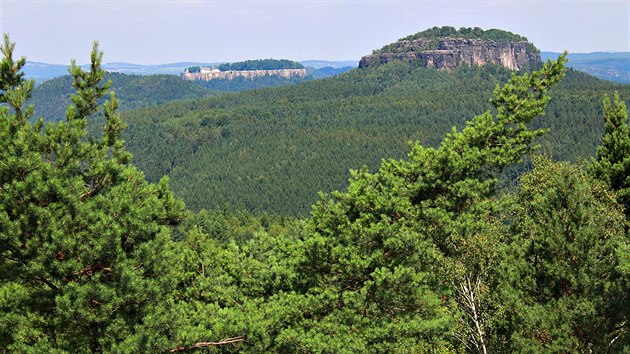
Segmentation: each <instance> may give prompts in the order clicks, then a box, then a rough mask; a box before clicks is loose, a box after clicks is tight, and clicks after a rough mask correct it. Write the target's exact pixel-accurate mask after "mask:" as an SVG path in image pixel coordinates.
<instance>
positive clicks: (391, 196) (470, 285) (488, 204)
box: [293, 56, 565, 352]
mask: <svg viewBox="0 0 630 354" xmlns="http://www.w3.org/2000/svg"><path fill="white" fill-rule="evenodd" d="M564 62H565V57H564V56H561V57H560V58H559V59H558V60H557V61H556V62H548V63H547V64H545V66H544V67H543V68H542V69H541V70H540V71H536V72H533V73H531V74H524V75H521V76H514V77H513V78H512V79H511V80H510V82H509V83H507V84H506V85H504V86H502V87H499V86H497V87H496V89H495V92H494V98H493V99H492V100H491V102H492V103H493V105H494V106H495V107H496V110H497V114H496V116H493V115H492V114H491V113H490V112H486V113H485V114H482V115H480V116H477V117H475V118H474V119H472V120H471V121H470V122H468V124H467V125H466V127H465V128H464V129H463V130H462V131H456V130H453V132H452V133H450V134H448V135H447V136H446V138H445V139H444V141H443V142H442V144H441V145H440V146H439V147H438V148H436V149H434V148H424V147H422V146H421V145H420V144H415V145H414V146H413V147H412V150H411V152H410V153H409V155H408V158H407V159H404V160H400V161H396V160H388V161H384V162H383V163H382V165H381V168H380V169H379V171H378V172H377V173H375V174H371V173H369V172H368V171H367V168H364V169H362V170H360V171H358V172H357V171H355V172H353V176H352V179H351V180H350V184H349V186H348V190H347V191H346V192H343V193H342V192H335V193H333V197H332V198H325V199H324V200H322V201H321V202H319V203H318V204H317V205H315V207H314V209H313V217H312V221H311V222H310V224H309V228H310V237H309V238H308V239H306V240H305V247H306V256H305V259H304V261H303V262H302V268H301V269H300V271H301V272H302V274H304V279H303V283H302V285H301V286H302V287H303V288H302V291H304V292H306V293H307V294H308V295H309V296H313V297H315V298H316V299H317V301H315V303H317V304H318V305H317V307H316V308H315V309H313V310H312V312H311V314H312V315H311V316H309V320H307V321H305V324H304V326H305V327H306V328H307V330H306V331H305V332H304V333H303V334H302V337H301V336H300V335H295V336H294V337H293V340H294V341H295V347H294V348H300V345H307V344H305V342H302V341H307V340H306V339H305V338H308V337H309V336H315V335H319V334H318V333H322V332H324V333H329V334H330V335H333V332H334V335H335V336H336V339H337V340H338V341H339V343H337V345H338V346H334V345H335V344H334V343H330V345H331V347H330V350H332V351H335V350H339V349H340V348H343V345H344V344H343V343H347V342H352V343H353V345H355V347H353V348H354V349H353V350H359V351H360V350H364V349H366V348H369V350H376V351H379V350H380V351H405V350H406V351H440V350H454V349H464V348H466V347H468V348H469V350H478V351H481V352H483V351H486V350H487V337H488V331H489V329H487V328H485V327H484V325H485V323H487V322H488V317H489V314H488V312H489V311H491V309H490V308H489V307H490V305H488V303H489V302H490V301H487V300H486V299H485V298H487V297H488V296H490V295H489V293H490V292H489V290H488V289H489V286H488V284H487V282H488V281H489V279H490V278H491V277H490V272H491V269H492V268H493V266H494V262H495V261H496V252H497V251H496V245H497V243H499V242H500V241H501V240H500V237H501V233H500V231H499V229H500V221H499V219H498V218H497V217H496V216H497V214H498V213H500V212H501V211H502V210H503V205H502V204H501V203H499V202H498V201H497V200H496V199H495V197H496V193H497V188H496V187H497V174H498V173H499V172H500V171H501V170H502V169H503V168H504V167H506V166H508V165H510V164H513V163H515V162H518V161H519V160H520V159H521V158H522V156H523V155H525V154H527V153H529V152H530V151H532V150H533V148H534V147H533V146H532V141H533V140H534V139H535V138H536V137H538V136H541V135H542V134H544V133H545V131H544V130H530V129H528V127H527V124H528V123H529V122H530V121H531V120H532V119H533V118H534V117H536V116H538V115H540V114H542V113H543V111H544V108H545V106H546V104H547V102H548V100H549V95H548V90H549V88H550V87H551V86H553V85H555V84H556V83H557V82H558V81H559V80H560V79H561V78H562V76H563V73H564V67H563V64H564ZM477 284H479V285H477ZM471 298H472V299H473V300H472V302H471V301H468V300H467V299H471ZM471 304H472V305H471ZM330 331H332V332H330ZM344 338H345V340H344ZM350 338H352V339H350ZM454 338H459V340H454ZM307 342H308V341H307ZM320 350H324V351H325V350H326V349H322V348H320V347H317V351H320Z"/></svg>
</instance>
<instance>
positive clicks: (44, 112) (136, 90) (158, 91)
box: [29, 73, 217, 120]
mask: <svg viewBox="0 0 630 354" xmlns="http://www.w3.org/2000/svg"><path fill="white" fill-rule="evenodd" d="M106 80H112V86H111V89H113V90H114V91H115V92H116V96H117V97H118V99H119V100H120V102H121V108H122V109H133V108H139V107H145V106H150V105H156V104H160V103H164V102H168V101H173V100H180V99H189V98H201V97H206V96H211V95H216V94H217V93H216V92H213V91H211V90H208V89H205V88H203V87H200V86H198V85H195V84H194V83H191V82H188V81H185V80H182V79H180V78H179V77H177V76H173V75H149V76H140V75H125V74H119V73H108V74H107V75H106ZM74 92H75V90H74V89H73V87H72V77H71V76H70V75H66V76H62V77H58V78H55V79H52V80H48V81H46V82H44V83H43V84H41V85H39V86H38V87H36V88H35V90H34V91H33V95H32V98H31V99H30V100H29V103H31V104H33V105H34V106H35V115H36V116H37V117H39V116H42V117H45V118H46V119H48V120H59V119H62V118H63V117H64V115H65V110H66V107H67V106H68V105H70V104H71V100H70V95H71V94H73V93H74Z"/></svg>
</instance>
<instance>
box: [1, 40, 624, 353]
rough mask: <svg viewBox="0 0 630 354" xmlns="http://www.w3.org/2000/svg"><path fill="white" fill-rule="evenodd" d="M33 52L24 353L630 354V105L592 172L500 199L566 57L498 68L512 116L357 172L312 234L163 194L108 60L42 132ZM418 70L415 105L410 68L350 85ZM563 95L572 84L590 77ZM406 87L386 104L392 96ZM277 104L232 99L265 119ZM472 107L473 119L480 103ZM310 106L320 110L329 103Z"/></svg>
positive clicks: (17, 208) (543, 172) (5, 215)
mask: <svg viewBox="0 0 630 354" xmlns="http://www.w3.org/2000/svg"><path fill="white" fill-rule="evenodd" d="M13 50H14V44H13V43H11V42H10V41H9V38H8V36H7V35H5V38H4V43H3V44H2V45H1V46H0V52H2V54H3V58H2V60H1V61H0V103H1V104H2V105H0V309H1V311H0V348H1V350H2V351H3V352H59V353H65V352H73V353H74V352H80V353H83V352H92V353H98V352H181V351H190V350H198V349H202V350H205V351H207V352H217V353H219V352H247V353H261V352H308V353H310V352H317V353H333V352H334V353H356V352H414V353H415V352H431V353H435V352H439V353H463V352H470V353H488V352H557V353H561V352H562V353H564V352H582V353H590V352H598V353H599V352H625V351H628V350H630V333H629V331H630V324H629V323H628V318H629V316H630V309H629V308H628V306H627V304H628V302H629V300H630V299H629V298H628V296H629V295H630V286H629V280H630V239H629V234H628V229H629V225H630V224H629V221H630V213H628V210H629V209H627V208H625V207H624V206H628V205H629V204H630V202H629V201H630V199H629V196H630V172H629V171H630V128H629V126H628V124H629V122H628V111H627V108H626V105H625V103H624V101H623V100H622V99H621V98H620V95H619V94H617V93H615V94H613V95H612V97H611V96H607V95H605V93H603V92H599V93H597V94H596V95H597V96H599V98H598V101H601V99H602V97H604V100H603V109H602V110H600V112H599V113H598V114H597V119H598V120H599V121H600V123H601V125H602V126H603V128H602V130H601V134H600V137H599V143H598V147H597V149H596V154H595V155H594V158H593V159H591V160H588V161H583V162H578V163H570V162H553V161H551V160H550V159H548V158H546V157H540V156H538V157H536V158H534V162H533V164H534V168H533V169H532V170H531V171H529V172H526V173H524V174H522V175H520V176H519V177H518V179H519V183H518V185H517V187H516V188H514V189H508V190H505V189H501V188H500V180H499V176H500V175H501V171H503V170H504V169H506V168H509V167H510V166H514V165H515V164H517V163H518V162H519V161H522V159H523V158H524V157H525V156H528V155H531V153H532V152H533V151H534V150H535V147H536V145H537V143H536V142H537V141H540V142H543V141H545V140H543V137H544V136H545V135H547V134H548V133H547V129H546V128H548V126H546V125H544V124H543V123H544V121H541V120H538V118H537V117H539V116H541V115H542V114H543V113H544V111H545V110H546V109H548V108H549V107H547V106H548V103H549V100H550V97H554V100H555V97H556V96H557V95H558V94H559V93H561V90H560V87H555V86H556V85H558V82H559V81H561V80H562V78H563V76H564V74H565V68H564V64H565V58H564V56H561V57H560V58H558V59H557V60H556V61H554V62H551V61H550V62H548V63H546V64H545V65H544V66H543V67H542V68H541V69H540V70H539V71H535V72H532V73H521V74H520V75H514V76H512V77H511V78H510V79H509V80H507V81H506V80H503V76H505V75H507V74H506V73H504V72H501V71H498V69H497V68H494V69H493V70H497V71H496V72H495V75H496V76H495V78H494V79H493V80H495V81H496V82H498V83H500V84H499V85H496V86H495V88H494V89H492V90H491V91H492V93H491V94H489V97H492V98H491V100H490V101H489V103H488V105H489V107H490V108H491V109H489V110H486V109H485V108H487V107H486V105H485V104H483V103H481V104H479V107H480V108H481V112H475V113H472V114H471V115H470V116H469V117H468V120H467V121H466V123H464V124H454V125H457V126H458V128H456V129H452V130H449V131H448V132H446V133H443V134H441V135H440V136H432V137H431V138H432V139H434V140H431V141H432V142H434V143H433V144H432V146H433V147H427V146H426V145H424V144H422V143H420V142H419V141H416V142H414V143H413V144H411V145H410V146H409V147H408V148H407V153H406V154H404V156H400V157H397V158H388V159H384V160H382V161H381V162H380V163H378V164H377V166H375V167H374V169H373V170H374V172H370V171H369V170H368V169H367V168H362V169H359V170H356V171H354V172H352V175H351V177H350V180H349V182H348V183H347V184H346V187H345V188H343V191H340V192H339V191H338V192H332V193H331V194H327V195H321V196H320V199H319V201H318V202H317V203H315V205H314V207H313V210H312V213H311V215H310V217H308V218H305V219H294V218H291V217H288V216H270V215H265V214H262V215H258V216H253V215H251V214H248V213H244V212H240V213H233V212H230V211H228V210H225V209H214V210H211V211H206V210H202V211H200V212H198V213H192V212H190V211H188V210H186V208H185V206H184V204H183V203H182V202H181V201H180V200H179V199H177V198H176V197H174V194H173V193H172V192H171V191H170V188H169V186H168V180H167V179H166V178H162V179H161V180H160V181H159V182H158V183H155V184H154V183H150V182H147V181H146V180H145V179H144V176H143V174H142V173H141V172H140V170H138V169H137V168H136V167H135V166H134V165H133V164H131V154H130V153H129V152H127V150H126V148H125V143H124V142H123V140H122V139H121V137H122V133H123V131H122V129H123V126H124V123H123V119H122V118H121V115H120V114H119V113H118V112H117V108H118V105H119V102H118V100H117V99H116V96H115V95H113V94H111V93H110V94H109V95H108V93H109V89H110V84H109V83H107V82H105V81H104V80H103V79H104V76H105V73H104V72H103V71H102V70H101V68H100V62H101V59H102V53H101V52H99V51H98V45H97V44H95V45H94V48H93V51H92V55H91V59H92V66H91V68H92V69H91V70H90V71H89V72H85V71H83V70H82V69H81V68H80V67H77V66H75V65H72V68H71V73H72V76H73V86H74V87H75V91H76V93H75V94H74V95H73V96H72V104H71V105H70V106H69V107H68V109H67V111H66V114H65V118H64V119H63V120H62V121H60V122H45V121H44V120H39V121H37V122H35V123H33V122H31V119H32V117H33V115H34V113H35V112H34V110H33V108H32V107H27V106H26V104H25V103H26V100H27V98H28V96H29V95H30V94H31V92H32V90H33V86H34V84H33V82H32V81H25V80H24V79H23V74H22V73H21V68H22V67H23V65H24V63H25V58H22V59H19V60H17V61H15V60H14V59H13V55H12V54H13ZM389 70H393V71H389ZM397 70H398V71H400V75H402V77H401V78H400V82H401V83H403V85H402V86H398V87H397V88H396V89H398V90H400V93H401V96H403V97H404V94H405V93H408V94H411V93H412V92H414V90H408V91H405V87H406V85H410V83H409V82H405V80H404V79H403V78H404V77H405V76H406V74H404V73H405V72H407V73H408V72H409V71H411V72H412V73H414V72H415V70H413V69H410V68H408V67H407V68H404V67H402V66H398V65H389V64H388V65H385V66H383V67H380V68H376V69H375V70H371V71H355V72H352V73H349V74H348V76H350V77H351V76H352V75H360V77H363V78H367V77H370V75H374V76H375V77H378V76H379V75H394V74H395V73H396V72H398V71H397ZM467 70H469V71H467V75H472V76H473V77H478V75H482V74H483V73H485V74H483V75H489V74H488V72H485V71H475V70H472V69H467ZM463 73H464V71H460V72H454V73H450V74H448V75H453V79H452V82H450V83H449V80H448V77H449V76H448V75H447V76H444V78H445V80H446V84H445V85H446V86H444V87H443V88H448V87H449V86H448V85H453V82H455V81H457V80H456V78H459V77H458V75H464V74H463ZM361 75H364V76H361ZM415 75H438V76H441V75H444V73H440V72H438V71H433V72H432V74H431V72H429V71H420V72H417V73H415ZM386 77H387V76H384V77H383V78H386ZM575 78H576V76H574V77H573V79H574V80H575ZM373 80H374V81H377V80H376V79H373ZM478 80H479V77H478ZM324 81H325V80H324ZM333 81H334V80H333ZM363 81H367V82H366V85H365V86H361V85H357V87H356V89H357V90H359V91H361V90H365V93H367V92H370V90H371V89H373V88H374V86H373V85H374V82H370V81H369V80H361V81H358V82H363ZM341 82H342V83H343V82H346V84H347V86H346V87H344V86H343V85H339V86H338V87H337V90H336V91H334V92H320V95H321V96H327V95H329V96H328V97H329V99H333V97H335V96H336V95H340V96H341V97H345V98H346V99H348V98H351V99H355V100H356V102H355V103H357V105H355V106H353V107H358V106H359V104H365V102H367V101H369V100H367V99H366V100H365V102H363V101H361V98H362V97H361V95H354V96H353V95H351V94H350V91H352V88H351V83H353V84H357V82H353V81H343V80H342V81H341ZM416 82H418V81H416ZM420 82H422V81H420ZM439 82H440V80H434V81H432V82H431V84H432V85H438V83H439ZM479 82H480V83H481V82H483V81H481V80H480V81H479ZM315 83H316V82H315V81H313V82H309V83H305V84H301V85H299V86H295V87H296V88H297V87H302V88H303V87H307V88H308V85H313V84H315ZM564 85H567V87H571V85H572V82H571V79H570V78H569V80H567V81H566V82H565V83H564ZM585 85H586V86H587V87H589V86H588V82H586V83H585ZM598 85H602V84H601V82H600V81H597V80H595V81H592V86H590V88H591V89H593V90H595V89H596V88H597V87H605V88H610V86H605V85H604V86H598ZM385 86H386V85H385ZM393 87H395V85H394V86H390V87H387V86H386V87H385V88H384V89H383V90H381V91H380V92H386V91H389V93H390V96H389V98H390V99H392V98H393V97H395V95H393V92H392V91H393V90H394V88H393ZM554 87H555V88H554ZM283 90H285V89H284V88H283V89H270V90H267V91H266V92H267V93H265V94H271V93H275V94H278V93H280V92H283ZM305 90H307V89H305ZM425 91H427V90H426V89H425V90H423V91H421V92H425ZM480 91H481V90H480ZM284 92H286V91H284ZM299 92H300V91H299V90H296V91H295V92H294V94H296V93H299ZM307 92H313V91H307ZM344 92H345V95H344V94H343V93H344ZM377 92H379V91H377ZM569 92H570V91H569ZM447 93H452V92H447ZM258 94H260V93H256V92H254V93H248V94H239V95H228V96H226V97H228V98H229V99H230V100H235V101H238V100H242V101H247V100H248V99H250V100H253V99H252V97H254V98H255V97H256V96H257V95H258ZM427 94H437V91H432V92H429V93H427ZM416 95H417V92H416ZM594 95H595V94H594ZM106 96H109V97H108V98H107V99H106V101H105V102H104V103H103V104H102V105H100V104H99V102H101V101H102V99H103V98H104V97H106ZM418 96H420V95H418ZM299 97H300V96H292V97H289V98H291V99H292V100H294V101H297V100H298V98H299ZM470 97H471V101H470V102H471V104H473V102H474V100H472V98H476V96H474V95H471V96H470ZM570 97H571V98H572V99H573V102H577V101H578V100H581V99H583V97H588V96H585V95H584V94H582V95H577V94H574V95H573V96H570ZM280 99H281V97H280V96H279V97H278V98H276V99H275V100H276V101H279V100H280ZM221 102H226V101H221V100H218V101H215V100H203V101H197V102H195V101H188V102H185V103H178V104H172V105H166V106H159V107H158V108H156V109H159V110H169V109H170V110H171V113H174V114H175V115H176V114H178V112H180V111H179V109H180V108H181V107H182V106H180V105H184V107H186V105H188V106H187V107H188V109H190V107H194V106H198V105H206V107H205V108H204V109H205V110H212V109H215V110H223V111H218V112H221V113H225V112H227V109H226V108H225V107H221V106H219V105H218V104H219V103H221ZM303 102H304V104H305V106H304V107H305V109H304V112H307V109H308V102H309V101H308V100H307V99H304V101H303ZM337 102H339V101H337ZM403 102H404V101H403ZM434 102H438V103H439V102H441V101H439V100H436V101H434ZM454 102H457V101H454ZM552 102H553V101H552ZM441 104H442V105H446V104H447V103H446V102H442V103H441ZM461 105H462V107H464V106H466V105H465V103H462V104H461ZM230 107H232V106H230ZM235 107H236V106H235ZM281 107H282V108H283V109H286V108H287V107H291V106H287V105H283V106H281ZM294 107H298V106H294ZM437 107H439V106H437ZM268 108H270V106H267V107H265V109H268ZM167 112H168V111H167ZM236 112H237V113H238V114H242V112H239V111H238V110H236ZM392 112H393V111H392ZM136 113H137V112H136ZM466 113H468V112H466ZM98 117H101V118H100V122H101V123H102V124H101V126H102V132H101V134H100V135H99V136H98V137H89V136H88V131H87V126H88V124H89V122H90V121H92V120H94V119H97V120H98ZM130 117H132V116H130ZM179 118H185V117H184V116H181V117H179ZM236 118H239V117H238V116H236ZM133 119H139V118H138V117H135V118H133ZM223 119H224V117H222V116H221V115H216V116H212V117H210V119H209V120H207V122H206V123H204V124H205V126H208V127H209V129H210V130H211V132H212V130H215V131H217V133H218V134H219V135H220V136H221V137H222V138H224V139H227V138H229V137H230V136H229V134H228V133H223V131H222V130H220V129H223V127H226V126H229V123H230V119H234V118H233V117H232V116H227V118H225V120H223ZM339 119H340V120H343V117H340V118H339ZM594 119H595V118H594ZM270 121H271V120H270ZM296 121H297V120H296ZM157 123H159V122H156V124H157ZM134 124H135V123H134ZM265 124H267V121H265V120H261V121H258V125H265ZM274 128H275V127H273V126H271V129H274ZM435 134H438V133H435ZM224 135H225V136H224ZM213 138H214V137H213V136H212V135H209V139H213ZM417 140H419V139H417ZM169 143H170V142H169ZM244 155H245V154H244ZM333 158H334V157H333Z"/></svg>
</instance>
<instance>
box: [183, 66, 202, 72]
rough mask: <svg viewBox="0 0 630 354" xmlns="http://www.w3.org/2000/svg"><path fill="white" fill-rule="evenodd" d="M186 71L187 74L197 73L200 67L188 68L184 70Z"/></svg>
mask: <svg viewBox="0 0 630 354" xmlns="http://www.w3.org/2000/svg"><path fill="white" fill-rule="evenodd" d="M186 71H188V72H189V73H198V72H200V71H201V67H200V66H189V67H187V68H186Z"/></svg>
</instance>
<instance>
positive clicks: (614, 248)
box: [494, 158, 630, 353]
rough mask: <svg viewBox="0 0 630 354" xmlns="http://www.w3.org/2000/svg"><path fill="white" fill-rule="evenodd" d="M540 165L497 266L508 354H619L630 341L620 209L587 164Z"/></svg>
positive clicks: (521, 196) (523, 191) (522, 191)
mask: <svg viewBox="0 0 630 354" xmlns="http://www.w3.org/2000/svg"><path fill="white" fill-rule="evenodd" d="M535 162H536V167H535V169H534V170H533V171H532V172H531V173H528V174H526V175H525V176H523V177H522V178H521V179H520V186H519V192H518V195H517V199H516V207H515V209H514V211H513V215H514V217H513V219H511V220H510V222H511V224H512V231H511V237H510V240H509V241H508V242H507V244H506V246H505V254H504V258H503V262H502V263H501V264H500V266H499V268H500V272H499V274H500V278H501V279H502V281H501V284H500V286H499V287H498V290H499V291H500V293H501V302H502V306H503V309H502V310H501V311H499V312H498V313H500V315H497V316H496V318H495V319H494V320H495V321H496V322H497V327H500V328H502V329H501V332H502V333H504V334H505V338H504V344H506V347H505V348H504V349H503V350H505V351H525V352H554V353H568V352H571V353H577V352H583V353H587V352H590V353H592V352H594V353H604V352H621V351H622V348H624V345H625V346H627V345H628V340H629V339H630V338H629V336H628V323H627V320H628V316H630V313H629V311H628V306H627V305H628V301H630V299H629V298H628V295H629V294H630V292H629V291H628V289H629V288H628V284H629V283H628V280H630V278H629V274H630V273H629V272H628V271H627V265H626V269H625V270H624V268H623V262H626V263H627V259H628V257H629V254H628V244H629V243H628V237H627V234H626V233H625V230H624V225H625V218H624V215H623V212H622V208H621V206H620V205H619V204H618V203H617V202H616V200H615V199H616V198H615V194H614V193H613V192H611V191H610V190H609V189H608V188H606V186H604V185H603V184H602V183H601V182H600V181H596V180H593V179H591V178H590V177H589V176H588V175H587V174H586V171H585V169H584V168H583V166H571V165H570V164H569V163H566V162H562V163H552V162H550V161H548V160H546V159H543V158H538V159H536V160H535Z"/></svg>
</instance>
